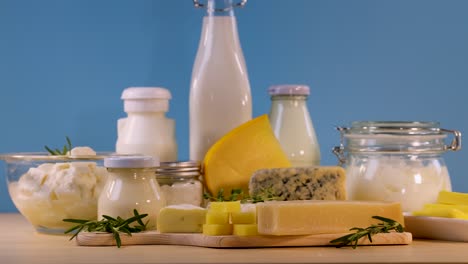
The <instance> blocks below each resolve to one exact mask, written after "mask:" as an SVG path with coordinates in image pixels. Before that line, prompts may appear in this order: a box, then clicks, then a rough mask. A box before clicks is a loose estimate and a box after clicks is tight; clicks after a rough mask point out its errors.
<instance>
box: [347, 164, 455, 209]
mask: <svg viewBox="0 0 468 264" xmlns="http://www.w3.org/2000/svg"><path fill="white" fill-rule="evenodd" d="M346 178H347V180H346V181H347V192H348V195H349V196H348V197H349V199H350V200H370V201H394V202H400V203H401V205H402V209H403V211H405V212H412V211H415V210H419V209H421V208H422V207H423V205H424V204H426V203H433V202H435V201H436V200H437V195H438V194H439V191H441V190H447V191H450V190H451V184H450V177H449V173H448V170H447V167H446V166H445V164H444V163H443V162H439V161H438V160H437V159H433V160H432V159H431V162H427V161H423V160H419V159H412V160H406V159H402V158H397V157H387V156H380V157H377V158H369V159H368V160H367V161H366V162H362V161H361V160H359V159H351V161H350V164H349V165H348V166H347V167H346Z"/></svg>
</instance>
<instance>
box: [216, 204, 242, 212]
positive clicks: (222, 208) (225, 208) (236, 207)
mask: <svg viewBox="0 0 468 264" xmlns="http://www.w3.org/2000/svg"><path fill="white" fill-rule="evenodd" d="M209 210H210V212H218V213H221V212H225V213H235V212H240V211H241V203H240V201H232V202H211V203H210V205H209Z"/></svg>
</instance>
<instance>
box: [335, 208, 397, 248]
mask: <svg viewBox="0 0 468 264" xmlns="http://www.w3.org/2000/svg"><path fill="white" fill-rule="evenodd" d="M372 218H374V219H377V220H380V221H382V222H381V223H378V224H376V225H371V226H369V227H366V228H361V227H353V228H351V229H349V231H356V232H355V233H351V234H348V235H345V236H342V237H339V238H337V239H333V240H332V241H330V244H337V246H336V247H343V246H347V245H349V244H351V246H352V247H353V248H354V249H355V248H356V247H357V246H358V242H359V239H361V238H363V237H366V236H367V238H368V239H369V241H370V242H371V243H372V235H375V234H378V233H390V231H393V232H398V233H403V232H404V228H403V226H402V225H401V224H400V223H398V222H397V221H395V220H392V219H389V218H386V217H382V216H372Z"/></svg>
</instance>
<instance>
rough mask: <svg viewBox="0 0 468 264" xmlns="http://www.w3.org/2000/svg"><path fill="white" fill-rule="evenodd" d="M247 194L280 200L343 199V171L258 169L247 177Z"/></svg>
mask: <svg viewBox="0 0 468 264" xmlns="http://www.w3.org/2000/svg"><path fill="white" fill-rule="evenodd" d="M249 192H250V195H251V196H256V195H262V194H264V193H265V192H266V193H267V194H269V195H273V196H274V197H276V198H277V200H282V201H286V200H345V199H346V181H345V171H344V169H343V168H341V167H338V166H316V167H303V168H295V167H291V168H278V169H261V170H258V171H256V172H255V173H254V174H253V175H252V178H250V183H249Z"/></svg>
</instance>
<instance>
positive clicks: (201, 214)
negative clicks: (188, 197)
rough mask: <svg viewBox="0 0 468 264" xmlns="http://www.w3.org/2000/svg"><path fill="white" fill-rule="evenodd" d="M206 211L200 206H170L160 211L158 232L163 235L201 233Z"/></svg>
mask: <svg viewBox="0 0 468 264" xmlns="http://www.w3.org/2000/svg"><path fill="white" fill-rule="evenodd" d="M205 215H206V209H205V208H201V207H198V206H194V205H190V204H184V205H170V206H167V207H164V208H162V209H161V210H160V211H159V217H158V221H157V227H156V228H157V230H158V231H159V232H161V233H201V232H202V231H203V230H202V229H203V224H204V223H205Z"/></svg>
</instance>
